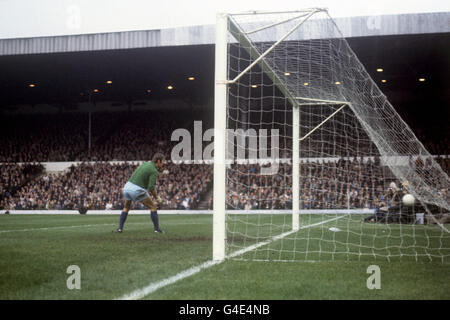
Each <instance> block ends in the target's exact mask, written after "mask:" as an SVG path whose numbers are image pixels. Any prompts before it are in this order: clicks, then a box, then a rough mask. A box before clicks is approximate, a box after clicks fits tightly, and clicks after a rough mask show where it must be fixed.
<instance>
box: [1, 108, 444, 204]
mask: <svg viewBox="0 0 450 320" xmlns="http://www.w3.org/2000/svg"><path fill="white" fill-rule="evenodd" d="M194 120H202V119H200V118H193V116H192V115H189V114H184V113H183V112H177V113H173V112H158V113H156V112H147V111H140V112H131V113H123V112H116V113H93V114H92V117H91V121H92V123H91V124H92V127H91V133H92V137H91V148H90V149H89V148H88V142H89V139H88V132H89V130H88V123H89V122H88V116H87V115H86V114H64V113H63V114H56V115H22V116H8V117H4V118H2V126H1V128H0V134H2V140H1V141H0V163H1V164H0V174H1V181H0V208H2V209H43V210H45V209H77V208H80V207H88V208H90V209H121V208H122V205H123V203H122V194H121V189H122V187H123V185H124V183H125V182H126V180H127V179H128V178H129V176H130V175H131V173H132V172H133V170H134V169H135V168H136V166H137V161H145V160H148V159H150V158H151V156H152V154H153V153H154V152H156V151H159V152H163V153H165V154H166V155H167V156H169V157H170V153H171V149H172V147H173V146H174V145H175V144H176V143H178V142H173V141H171V133H172V132H173V130H175V129H176V128H189V130H190V131H191V132H192V125H193V122H194ZM208 128H209V127H206V126H204V127H203V130H206V129H208ZM419 139H420V136H419ZM427 141H428V143H429V144H428V145H426V147H427V148H429V150H436V151H439V153H441V154H446V155H447V156H439V157H437V158H436V160H437V162H438V163H439V164H440V165H441V167H442V169H443V170H444V171H445V172H447V173H449V172H450V159H449V156H448V154H450V152H449V149H448V148H449V144H439V146H435V145H433V143H431V142H430V141H433V140H432V139H429V137H428V140H427ZM435 141H438V140H435ZM443 141H445V140H443ZM112 160H125V161H127V162H125V163H119V164H113V163H111V162H108V161H112ZM52 161H81V164H79V165H76V166H72V167H71V168H70V169H69V170H68V171H67V172H63V173H61V174H49V173H46V172H45V170H44V167H43V165H42V164H41V162H52ZM88 161H93V162H88ZM133 161H134V162H133ZM419 165H424V166H427V163H423V164H419ZM232 169H233V170H237V172H239V174H238V175H235V176H233V177H231V178H229V179H228V183H229V184H228V188H229V189H228V206H229V208H230V209H231V208H235V209H288V208H290V207H291V201H290V199H291V190H290V186H291V185H292V183H291V180H290V179H291V176H290V172H291V168H290V166H289V165H281V166H280V169H279V174H277V175H273V176H261V175H260V174H259V173H258V172H259V167H258V166H256V165H233V167H232ZM382 170H383V168H382V167H380V165H379V164H377V163H374V162H370V161H369V162H364V163H363V162H359V161H358V160H356V159H355V160H352V161H349V160H346V161H344V160H340V161H338V162H329V163H327V164H326V165H325V166H322V165H320V166H319V164H318V163H316V162H311V163H308V164H306V165H302V166H301V173H300V176H301V181H300V184H301V190H303V191H302V193H301V199H300V200H301V207H302V208H317V209H318V208H321V209H326V208H347V207H351V208H374V207H376V206H377V205H378V203H379V201H380V199H381V197H382V195H383V194H384V191H385V188H386V185H387V184H388V183H389V182H387V181H385V179H384V174H385V173H384V172H383V171H382ZM212 171H213V170H212V165H207V164H179V165H177V164H173V163H168V164H167V165H166V167H165V168H164V169H163V171H162V172H161V173H160V175H159V178H158V181H157V188H158V192H159V193H160V195H161V197H162V198H163V200H164V203H163V208H166V209H195V208H197V207H198V205H199V203H200V202H201V201H204V202H206V203H207V205H206V207H209V208H212V195H211V192H210V191H211V189H212V177H213V174H212ZM134 208H135V209H139V208H142V207H141V206H140V205H138V204H137V205H136V206H135V207H134Z"/></svg>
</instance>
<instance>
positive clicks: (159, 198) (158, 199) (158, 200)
mask: <svg viewBox="0 0 450 320" xmlns="http://www.w3.org/2000/svg"><path fill="white" fill-rule="evenodd" d="M156 202H158V204H161V203H162V202H163V200H162V199H161V197H159V196H158V197H156Z"/></svg>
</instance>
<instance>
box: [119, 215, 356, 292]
mask: <svg viewBox="0 0 450 320" xmlns="http://www.w3.org/2000/svg"><path fill="white" fill-rule="evenodd" d="M345 216H347V215H343V216H339V217H337V218H332V219H328V220H325V221H321V222H318V223H313V224H310V225H306V226H302V227H300V228H299V230H302V229H306V228H311V227H315V226H318V225H321V224H324V223H327V222H331V221H334V220H338V219H341V218H343V217H345ZM297 231H298V230H295V231H294V230H292V231H288V232H285V233H282V234H279V235H277V236H275V237H273V238H271V239H269V240H267V241H264V242H261V243H258V244H255V245H252V246H250V247H247V248H244V249H241V250H238V251H236V252H233V253H232V254H230V255H229V256H228V257H227V258H234V257H236V256H239V255H241V254H244V253H246V252H248V251H251V250H254V249H257V248H259V247H262V246H265V245H267V244H269V243H271V242H273V241H276V240H280V239H282V238H284V237H286V236H288V235H290V234H292V233H295V232H297ZM224 261H225V260H216V261H214V260H209V261H206V262H204V263H202V264H201V265H198V266H195V267H192V268H189V269H187V270H184V271H181V272H180V273H178V274H176V275H174V276H172V277H169V278H166V279H163V280H161V281H157V282H153V283H150V284H149V285H148V286H146V287H144V288H142V289H138V290H135V291H133V292H131V293H129V294H126V295H124V296H122V297H120V298H117V299H115V300H137V299H142V298H144V297H145V296H147V295H149V294H150V293H153V292H155V291H156V290H158V289H161V288H163V287H166V286H168V285H170V284H173V283H175V282H177V281H179V280H183V279H186V278H188V277H190V276H193V275H194V274H196V273H199V272H200V271H202V270H205V269H208V268H210V267H212V266H215V265H217V264H220V263H222V262H224Z"/></svg>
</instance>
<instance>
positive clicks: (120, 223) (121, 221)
mask: <svg viewBox="0 0 450 320" xmlns="http://www.w3.org/2000/svg"><path fill="white" fill-rule="evenodd" d="M127 216H128V212H125V211H122V213H121V214H120V221H119V229H118V230H120V231H122V229H123V225H124V224H125V220H127Z"/></svg>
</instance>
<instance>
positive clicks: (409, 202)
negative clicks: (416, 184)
mask: <svg viewBox="0 0 450 320" xmlns="http://www.w3.org/2000/svg"><path fill="white" fill-rule="evenodd" d="M402 202H403V204H404V205H405V206H408V207H410V206H413V205H414V203H415V202H416V199H415V198H414V196H413V195H412V194H405V195H404V196H403V198H402Z"/></svg>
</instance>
